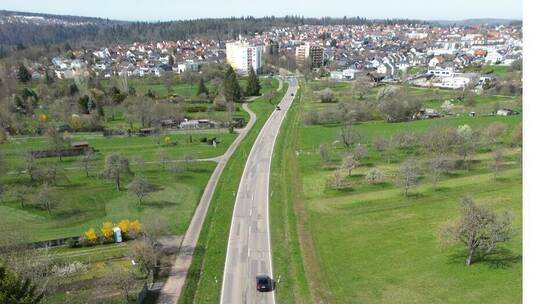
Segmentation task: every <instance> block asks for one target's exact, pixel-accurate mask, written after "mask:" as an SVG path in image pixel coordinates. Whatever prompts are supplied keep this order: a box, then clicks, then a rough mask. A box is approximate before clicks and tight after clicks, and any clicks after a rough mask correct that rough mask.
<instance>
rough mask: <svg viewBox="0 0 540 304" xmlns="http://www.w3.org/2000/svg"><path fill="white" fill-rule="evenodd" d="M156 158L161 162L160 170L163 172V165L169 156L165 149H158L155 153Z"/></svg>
mask: <svg viewBox="0 0 540 304" xmlns="http://www.w3.org/2000/svg"><path fill="white" fill-rule="evenodd" d="M156 157H157V159H158V160H159V161H160V162H161V167H162V169H163V170H165V165H166V164H167V162H168V161H169V154H168V153H167V151H165V149H163V148H161V147H160V148H159V149H158V150H157V151H156Z"/></svg>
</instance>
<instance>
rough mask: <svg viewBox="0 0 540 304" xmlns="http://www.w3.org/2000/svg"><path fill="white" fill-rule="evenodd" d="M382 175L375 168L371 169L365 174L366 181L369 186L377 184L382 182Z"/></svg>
mask: <svg viewBox="0 0 540 304" xmlns="http://www.w3.org/2000/svg"><path fill="white" fill-rule="evenodd" d="M383 178H384V175H383V173H382V172H381V170H379V169H377V168H371V169H369V171H368V172H367V174H366V181H367V182H368V183H370V184H378V183H381V182H382V181H383Z"/></svg>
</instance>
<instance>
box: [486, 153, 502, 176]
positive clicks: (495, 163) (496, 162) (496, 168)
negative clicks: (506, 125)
mask: <svg viewBox="0 0 540 304" xmlns="http://www.w3.org/2000/svg"><path fill="white" fill-rule="evenodd" d="M504 154H505V153H504V150H503V149H502V148H499V149H496V150H495V151H493V160H492V161H491V162H490V163H489V166H490V167H491V170H493V174H494V178H497V177H498V176H499V174H500V172H501V170H502V168H503V165H504V156H505V155H504Z"/></svg>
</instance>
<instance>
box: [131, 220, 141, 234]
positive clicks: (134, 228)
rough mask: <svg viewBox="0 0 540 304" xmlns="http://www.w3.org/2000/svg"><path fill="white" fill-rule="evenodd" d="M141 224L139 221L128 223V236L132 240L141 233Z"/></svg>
mask: <svg viewBox="0 0 540 304" xmlns="http://www.w3.org/2000/svg"><path fill="white" fill-rule="evenodd" d="M141 228H142V225H141V222H139V220H134V221H131V222H130V223H129V235H130V237H132V238H135V237H137V236H138V235H139V234H140V233H141Z"/></svg>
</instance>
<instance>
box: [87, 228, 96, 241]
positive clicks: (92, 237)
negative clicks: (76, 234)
mask: <svg viewBox="0 0 540 304" xmlns="http://www.w3.org/2000/svg"><path fill="white" fill-rule="evenodd" d="M84 237H85V238H86V240H87V241H88V243H90V244H93V243H95V242H96V241H97V234H96V230H95V229H94V228H90V229H88V230H86V232H85V233H84Z"/></svg>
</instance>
